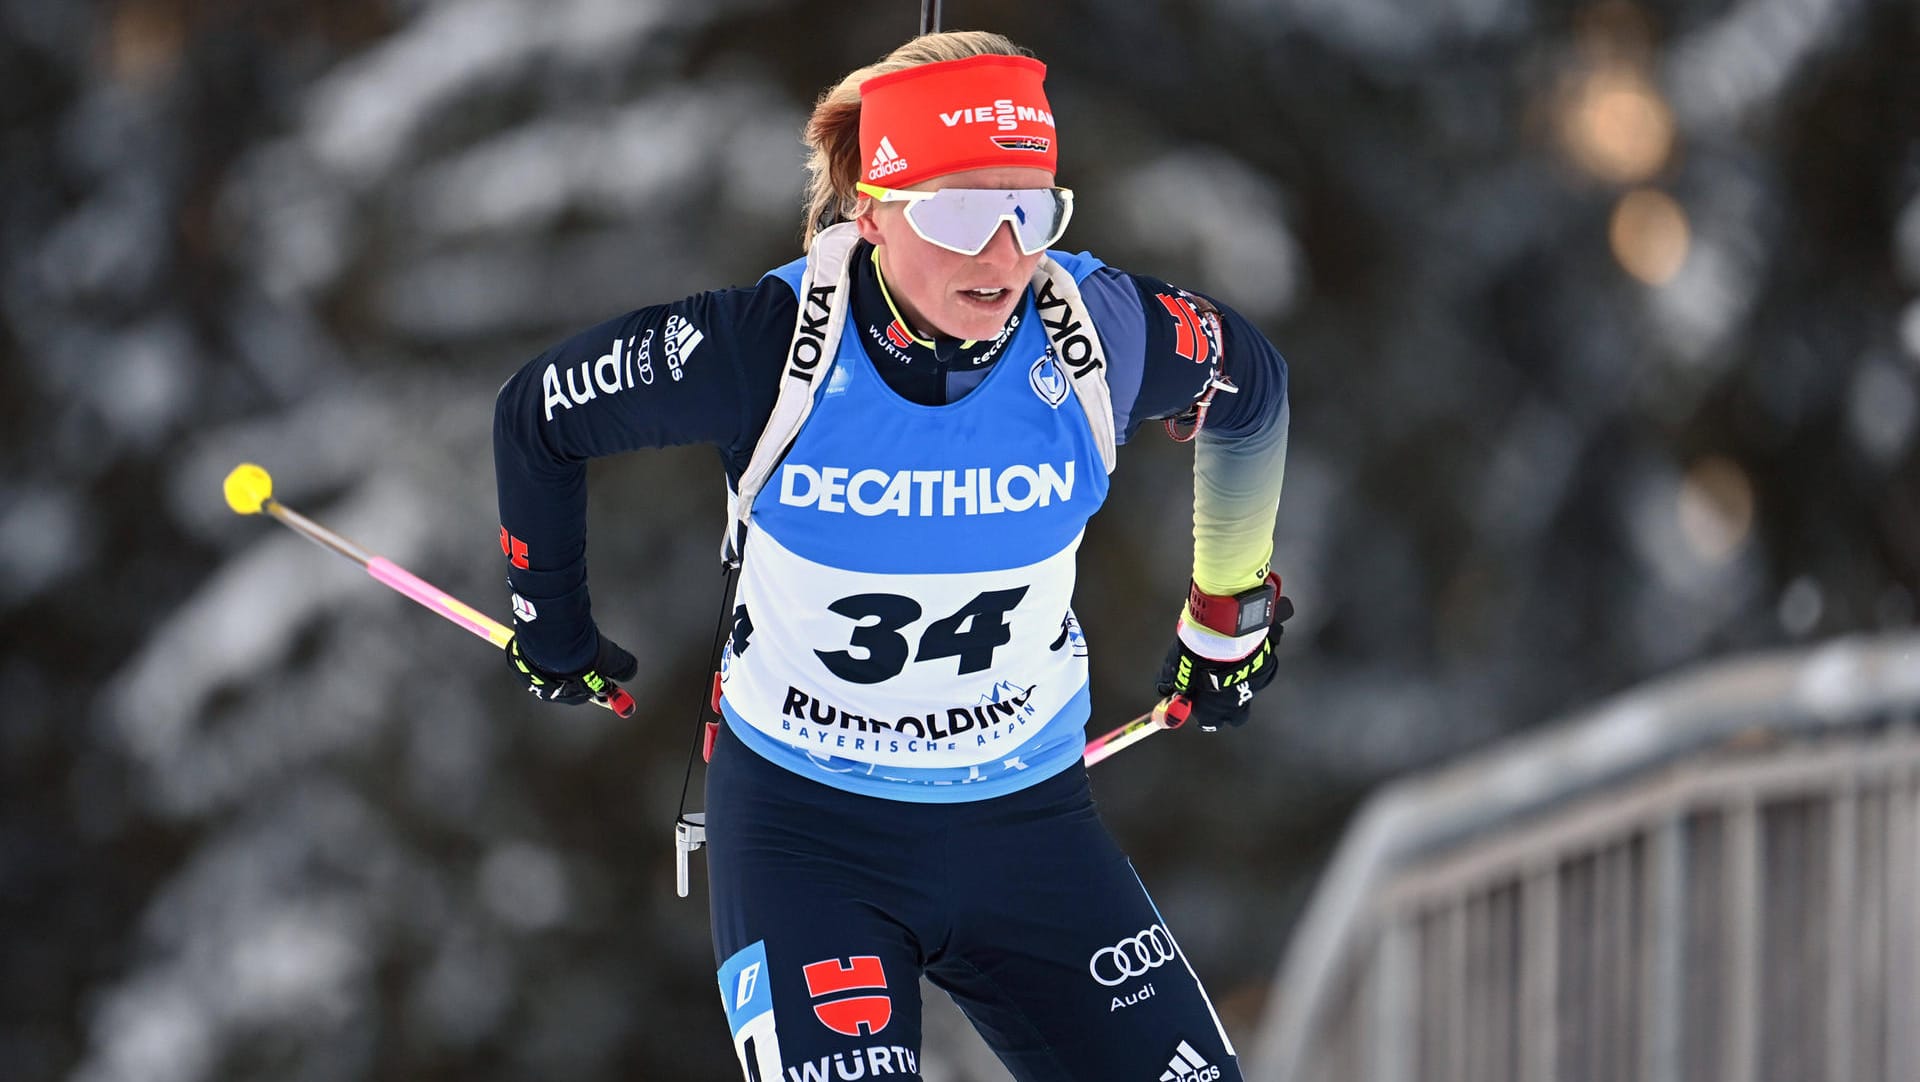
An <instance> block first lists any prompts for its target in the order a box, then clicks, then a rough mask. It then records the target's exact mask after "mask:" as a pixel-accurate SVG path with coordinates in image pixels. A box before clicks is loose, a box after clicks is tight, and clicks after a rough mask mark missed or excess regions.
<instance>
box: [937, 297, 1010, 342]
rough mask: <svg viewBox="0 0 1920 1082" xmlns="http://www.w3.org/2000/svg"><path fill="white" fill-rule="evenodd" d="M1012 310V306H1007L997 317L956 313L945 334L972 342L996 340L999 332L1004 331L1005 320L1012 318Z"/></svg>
mask: <svg viewBox="0 0 1920 1082" xmlns="http://www.w3.org/2000/svg"><path fill="white" fill-rule="evenodd" d="M1013 309H1014V305H1011V304H1009V305H1008V306H1007V310H1006V311H1005V312H1004V313H1002V314H1000V315H998V316H991V315H986V314H983V313H980V312H956V313H954V315H953V320H952V323H951V324H950V329H948V330H947V334H948V335H949V336H951V337H954V338H964V339H969V340H973V341H980V340H984V339H988V338H997V337H999V335H1000V332H1001V331H1003V330H1005V329H1006V326H1007V320H1009V319H1011V318H1013Z"/></svg>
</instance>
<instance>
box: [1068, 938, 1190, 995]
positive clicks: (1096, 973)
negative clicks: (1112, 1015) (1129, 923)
mask: <svg viewBox="0 0 1920 1082" xmlns="http://www.w3.org/2000/svg"><path fill="white" fill-rule="evenodd" d="M1177 953H1178V952H1177V951H1176V950H1175V949H1174V946H1173V935H1172V934H1171V933H1169V932H1168V931H1167V929H1166V927H1165V926H1164V925H1159V924H1156V925H1154V926H1153V927H1151V928H1147V929H1144V930H1142V931H1141V932H1140V934H1139V935H1132V936H1128V937H1127V938H1125V939H1123V940H1121V941H1120V942H1118V943H1115V944H1114V945H1113V946H1111V947H1101V948H1100V949H1099V950H1097V951H1094V952H1093V957H1092V958H1089V959H1087V972H1088V973H1091V974H1093V979H1094V980H1096V981H1099V982H1100V983H1101V984H1104V985H1106V986H1107V987H1109V988H1111V987H1113V986H1114V985H1116V984H1125V983H1126V982H1127V981H1129V980H1132V979H1133V978H1135V977H1144V976H1146V975H1147V971H1148V970H1153V969H1158V968H1160V967H1161V966H1163V965H1166V964H1167V963H1168V962H1171V961H1173V959H1174V957H1175V956H1176V954H1177Z"/></svg>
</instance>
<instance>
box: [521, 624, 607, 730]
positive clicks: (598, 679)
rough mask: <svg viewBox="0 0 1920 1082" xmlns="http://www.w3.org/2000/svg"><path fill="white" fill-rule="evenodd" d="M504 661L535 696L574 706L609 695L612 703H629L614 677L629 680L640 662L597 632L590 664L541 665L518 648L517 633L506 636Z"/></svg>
mask: <svg viewBox="0 0 1920 1082" xmlns="http://www.w3.org/2000/svg"><path fill="white" fill-rule="evenodd" d="M507 662H508V663H509V664H511V665H512V666H513V673H514V675H515V676H518V677H519V678H520V682H521V683H523V684H525V685H526V687H527V690H528V691H531V692H533V694H534V697H535V698H539V699H545V700H546V701H547V702H550V703H565V704H567V705H568V706H578V705H579V704H581V703H584V702H586V701H587V700H589V699H593V700H596V701H599V702H606V701H608V699H609V698H610V697H613V698H615V701H616V703H617V701H618V700H619V699H625V700H626V701H627V702H629V703H631V702H632V698H631V697H630V696H628V695H627V694H626V693H625V692H623V691H621V690H620V688H619V685H617V684H615V683H614V681H616V680H631V679H633V677H634V674H636V673H638V672H639V671H640V663H639V662H638V661H635V660H634V659H633V655H632V654H629V653H627V652H626V651H625V650H622V649H620V647H619V646H617V645H615V644H614V641H613V640H612V639H609V638H607V637H606V636H605V635H601V636H600V645H599V646H598V648H596V649H595V651H594V655H593V664H592V665H589V666H588V667H587V668H585V669H581V670H579V671H577V672H569V673H557V672H553V671H551V670H549V669H543V668H541V667H540V666H539V665H537V664H535V663H534V662H533V661H532V659H530V658H528V657H527V656H526V655H525V654H522V653H521V652H520V638H519V636H517V635H516V636H515V637H513V638H512V639H509V640H507ZM631 712H632V711H631V709H630V708H629V710H627V711H626V712H625V713H622V714H621V716H622V717H625V716H626V714H627V713H631Z"/></svg>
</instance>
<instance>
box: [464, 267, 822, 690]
mask: <svg viewBox="0 0 1920 1082" xmlns="http://www.w3.org/2000/svg"><path fill="white" fill-rule="evenodd" d="M797 311H798V308H797V305H796V304H795V302H794V294H793V289H792V287H790V286H788V285H787V284H786V283H785V282H783V281H780V280H779V279H777V278H775V277H773V276H771V275H769V276H768V277H766V278H763V279H761V281H760V283H759V285H757V286H755V287H753V288H747V289H726V290H716V291H714V292H711V293H697V294H694V295H693V296H691V297H687V298H685V299H684V300H680V301H676V302H674V303H672V304H662V305H654V306H652V307H648V308H641V309H638V310H637V311H633V312H629V313H627V314H626V315H623V316H619V317H617V318H614V319H610V320H608V321H606V322H605V323H602V324H600V325H598V326H596V327H592V328H590V329H588V330H586V331H583V332H581V333H580V334H577V335H575V336H574V337H572V338H569V339H567V340H566V341H564V342H562V343H560V344H559V345H557V346H555V347H553V348H552V349H549V350H547V351H546V352H545V353H542V354H541V355H540V356H538V357H535V358H534V359H533V360H532V361H531V362H529V363H528V364H527V365H526V366H525V367H523V368H522V369H520V371H519V372H518V373H516V374H515V375H514V376H513V378H511V379H509V380H508V381H507V382H506V384H505V385H504V386H503V387H501V388H500V394H499V397H498V398H497V399H496V400H495V403H494V413H493V465H494V479H495V484H496V486H497V488H498V491H499V500H500V523H501V525H500V548H501V552H502V554H503V555H504V556H506V558H507V561H508V568H507V581H508V583H509V585H510V586H511V587H512V589H513V592H514V595H515V601H514V609H515V620H514V624H515V635H516V638H517V639H518V640H519V644H520V649H521V651H522V652H523V653H524V654H525V655H526V656H527V657H528V658H530V659H532V660H534V661H536V662H537V663H538V664H539V665H540V666H541V667H542V668H545V669H548V670H551V671H554V672H572V671H575V670H577V669H580V668H582V667H585V666H588V665H591V664H592V663H593V659H594V654H595V650H596V648H597V645H598V641H599V634H598V632H597V630H596V629H595V627H594V623H593V615H592V609H591V605H590V604H589V601H588V596H587V564H586V535H587V488H586V477H587V460H588V459H592V458H599V457H601V456H604V455H612V454H619V453H621V452H623V451H632V450H637V449H639V448H644V447H667V446H674V445H679V444H689V443H709V444H713V445H715V446H716V447H718V448H719V449H720V452H721V454H722V456H723V457H724V458H725V459H726V460H727V462H728V463H729V466H730V467H731V465H732V463H733V462H735V461H736V460H738V459H741V458H742V457H743V456H744V454H745V453H750V452H751V450H752V448H753V443H754V440H755V439H757V438H758V435H759V432H760V429H761V428H762V427H763V426H764V425H765V423H766V417H767V414H768V413H769V412H770V411H771V410H772V408H773V397H774V392H775V387H776V384H777V380H778V377H779V364H780V359H781V357H782V356H783V355H784V352H785V349H786V346H787V343H788V341H789V340H790V339H791V337H792V334H793V327H794V317H795V315H796V314H797Z"/></svg>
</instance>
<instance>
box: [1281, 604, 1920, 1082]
mask: <svg viewBox="0 0 1920 1082" xmlns="http://www.w3.org/2000/svg"><path fill="white" fill-rule="evenodd" d="M1248 1062H1249V1064H1250V1069H1249V1071H1248V1077H1249V1078H1250V1079H1255V1080H1258V1082H1616V1080H1617V1082H1629V1080H1630V1082H1683V1080H1684V1082H1818V1080H1827V1082H1873V1080H1885V1082H1912V1080H1914V1079H1920V636H1912V635H1907V636H1897V637H1896V636H1889V637H1881V638H1874V639H1856V640H1845V641H1840V642H1836V643H1833V644H1830V645H1828V646H1823V647H1820V648H1817V649H1813V650H1809V651H1805V652H1800V653H1794V654H1775V655H1768V656H1763V657H1757V658H1750V659H1744V660H1738V661H1732V662H1724V663H1720V664H1716V665H1714V666H1712V667H1709V668H1706V669H1703V670H1699V671H1697V672H1693V673H1688V674H1683V675H1680V676H1678V677H1674V678H1669V679H1665V680H1661V681H1656V682H1654V683H1652V684H1649V685H1647V686H1645V687H1644V688H1642V689H1637V690H1635V691H1632V692H1629V693H1627V694H1625V695H1623V696H1621V697H1620V698H1618V699H1616V700H1614V701H1613V702H1611V703H1608V704H1606V705H1604V706H1603V707H1601V708H1600V709H1598V710H1595V711H1593V712H1591V713H1589V714H1586V715H1582V716H1579V717H1576V718H1573V719H1571V720H1569V721H1567V722H1566V723H1564V724H1559V725H1554V726H1550V727H1547V728H1545V729H1542V730H1540V731H1538V732H1536V733H1533V734H1529V735H1527V736H1525V737H1522V738H1519V739H1517V740H1515V741H1512V742H1510V743H1508V744H1506V745H1503V746H1501V747H1497V748H1495V749H1493V750H1491V751H1489V752H1487V753H1485V754H1482V755H1478V756H1475V757H1473V758H1470V759H1467V760H1464V761H1462V762H1460V763H1458V764H1456V765H1454V766H1451V767H1448V768H1446V769H1443V770H1440V771H1436V772H1434V773H1431V774H1427V775H1420V776H1416V777H1413V778H1409V779H1407V780H1405V781H1402V782H1398V783H1395V784H1394V785H1391V786H1389V787H1387V788H1386V789H1385V790H1383V791H1382V792H1381V793H1379V794H1378V795H1376V796H1375V797H1374V798H1373V799H1372V800H1370V801H1369V802H1368V804H1367V805H1366V807H1365V808H1363V809H1362V811H1361V813H1360V815H1359V816H1358V817H1357V818H1356V820H1355V823H1354V826H1353V827H1352V828H1351V829H1350V830H1349V832H1348V834H1347V837H1346V839H1345V840H1344V842H1343V844H1342V847H1341V849H1340V851H1339V853H1338V854H1337V855H1336V856H1335V858H1334V861H1333V863H1332V864H1331V865H1330V867H1329V870H1328V872H1327V874H1326V875H1325V876H1324V877H1323V879H1322V882H1321V886H1320V888H1319V891H1318V892H1317V894H1316V896H1315V898H1314V900H1313V902H1312V904H1311V905H1310V906H1309V908H1308V910H1307V913H1306V915H1305V918H1304V919H1303V920H1302V922H1301V924H1300V926H1299V927H1298V928H1297V929H1296V930H1295V932H1294V936H1293V940H1292V944H1291V946H1290V948H1289V951H1288V955H1287V958H1286V960H1285V962H1284V964H1283V966H1282V967H1281V971H1280V974H1279V977H1278V980H1277V982H1276V984H1275V990H1274V993H1273V997H1272V999H1271V1000H1270V1001H1269V1003H1268V1007H1267V1011H1266V1015H1265V1017H1264V1019H1263V1024H1262V1026H1261V1030H1260V1033H1259V1035H1258V1038H1257V1041H1256V1042H1255V1047H1254V1050H1253V1055H1252V1056H1251V1057H1250V1059H1249V1060H1248Z"/></svg>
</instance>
